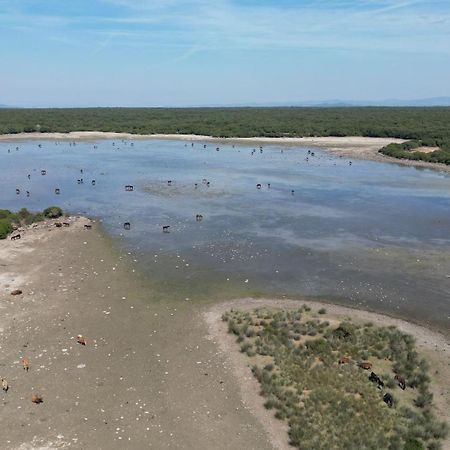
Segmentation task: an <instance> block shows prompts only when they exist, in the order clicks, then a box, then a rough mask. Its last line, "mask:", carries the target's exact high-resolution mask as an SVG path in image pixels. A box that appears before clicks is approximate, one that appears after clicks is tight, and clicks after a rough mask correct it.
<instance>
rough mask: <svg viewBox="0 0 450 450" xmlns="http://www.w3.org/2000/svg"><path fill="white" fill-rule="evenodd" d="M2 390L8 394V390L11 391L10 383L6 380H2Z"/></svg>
mask: <svg viewBox="0 0 450 450" xmlns="http://www.w3.org/2000/svg"><path fill="white" fill-rule="evenodd" d="M2 389H3V390H4V391H5V392H8V389H9V386H8V382H7V381H6V380H5V379H4V378H2Z"/></svg>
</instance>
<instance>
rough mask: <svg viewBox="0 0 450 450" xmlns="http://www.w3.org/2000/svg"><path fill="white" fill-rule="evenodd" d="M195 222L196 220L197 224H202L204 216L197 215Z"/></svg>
mask: <svg viewBox="0 0 450 450" xmlns="http://www.w3.org/2000/svg"><path fill="white" fill-rule="evenodd" d="M195 220H196V221H197V222H201V221H202V220H203V216H202V215H201V214H197V215H196V216H195Z"/></svg>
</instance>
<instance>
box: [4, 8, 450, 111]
mask: <svg viewBox="0 0 450 450" xmlns="http://www.w3.org/2000/svg"><path fill="white" fill-rule="evenodd" d="M0 52H1V55H2V69H3V70H2V71H1V72H0V102H1V103H2V104H6V105H11V106H16V107H69V106H71V107H82V106H100V107H101V106H111V105H114V106H117V107H120V106H136V107H139V106H142V107H143V106H161V107H169V106H178V107H188V106H203V105H205V106H206V105H251V104H259V105H263V104H266V105H270V104H274V103H278V104H282V105H287V104H295V103H299V102H309V101H310V100H309V99H314V101H315V102H328V101H330V99H352V100H351V101H353V102H361V101H365V100H366V99H372V101H375V102H379V101H382V100H383V99H411V98H433V97H450V84H449V83H448V80H449V79H450V2H447V1H442V0H427V1H424V0H422V1H421V0H354V1H349V0H302V1H301V2H300V1H298V0H297V1H295V0H277V1H275V0H261V1H258V2H256V1H255V0H211V1H206V0H170V1H167V0H77V1H76V2H61V1H59V0H41V1H39V2H30V1H29V0H15V1H14V2H12V1H10V0H0Z"/></svg>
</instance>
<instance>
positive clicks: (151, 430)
mask: <svg viewBox="0 0 450 450" xmlns="http://www.w3.org/2000/svg"><path fill="white" fill-rule="evenodd" d="M65 220H66V219H65ZM67 220H68V221H69V222H70V224H71V225H70V226H69V227H63V228H56V227H55V225H54V221H47V222H44V223H42V224H39V225H38V226H36V227H34V228H33V227H30V228H27V229H25V230H24V231H22V232H21V235H22V239H20V240H18V241H11V240H4V241H0V267H1V278H0V310H1V311H0V312H1V314H0V349H1V358H0V376H1V377H4V378H5V379H7V380H8V383H9V391H8V392H7V393H4V392H2V393H1V394H0V395H1V400H2V403H3V404H2V408H1V410H0V421H1V423H2V425H3V431H2V449H20V450H27V449H41V450H44V449H56V448H68V447H72V448H77V449H79V448H80V449H81V448H82V449H124V448H126V449H141V448H155V449H162V448H175V449H195V450H210V449H212V448H214V449H218V450H222V449H230V450H231V449H233V450H234V449H237V448H239V449H240V448H245V449H255V450H256V449H258V450H269V449H287V448H288V442H287V433H286V428H285V427H284V425H283V424H282V423H281V422H279V421H277V420H275V419H274V418H273V417H272V416H271V414H270V413H269V412H268V411H266V410H265V409H264V408H263V400H262V397H260V396H259V394H258V392H259V387H258V385H257V382H256V380H255V379H254V378H253V375H252V374H251V372H250V369H249V368H248V360H246V359H245V358H246V357H244V356H243V355H242V354H241V353H240V352H239V351H238V347H237V345H236V344H235V342H234V338H233V337H232V336H230V335H228V334H227V333H226V329H225V328H224V323H223V322H222V321H221V320H220V317H221V314H222V312H223V311H225V310H226V309H229V308H231V307H235V308H236V307H242V308H254V307H257V306H260V305H263V304H264V305H271V306H277V307H289V308H290V307H296V306H297V305H298V304H303V303H304V302H298V301H289V300H252V299H243V300H235V301H232V302H228V303H225V304H220V305H215V306H213V307H211V308H209V309H208V311H205V307H204V306H199V305H197V304H196V303H195V299H189V301H187V300H186V299H184V298H182V299H179V301H177V302H174V301H170V302H169V301H167V300H166V299H161V298H159V297H158V296H157V293H155V292H154V291H153V290H152V286H151V284H150V283H149V282H148V281H146V280H143V279H142V278H141V277H140V275H139V270H138V269H139V259H138V257H137V256H135V255H131V254H128V255H120V254H119V253H118V252H117V251H116V250H115V249H114V247H113V246H112V244H111V242H110V241H109V240H108V238H107V237H106V236H105V235H104V234H103V233H102V231H101V228H100V227H99V226H98V225H97V224H93V228H92V229H91V230H87V229H85V228H84V225H85V224H87V223H91V222H90V221H89V220H88V219H84V218H69V219H67ZM14 289H21V290H22V291H23V293H22V295H17V296H13V295H11V291H12V290H14ZM308 303H309V304H310V305H312V307H313V308H319V307H320V306H321V304H319V303H312V302H308ZM326 308H327V310H328V312H329V314H330V315H335V316H336V317H345V316H351V317H352V318H353V320H372V321H373V322H375V323H379V324H391V323H392V324H395V325H397V326H399V328H401V329H402V330H403V331H405V332H409V333H411V334H413V335H414V336H416V338H417V341H418V348H419V350H420V351H421V352H422V353H424V354H425V355H426V357H427V358H428V359H429V361H430V363H431V364H432V367H433V373H432V375H433V378H434V381H435V391H434V394H435V399H436V404H437V407H438V409H439V415H440V416H441V417H446V418H447V419H448V412H449V411H450V392H449V390H450V386H449V385H448V382H447V381H448V379H450V373H449V371H450V361H449V352H450V347H449V343H448V341H446V340H445V338H444V337H443V336H441V335H440V334H437V333H434V332H432V331H429V330H427V329H425V328H422V327H418V326H416V325H412V324H409V323H407V322H403V321H399V320H396V319H390V318H387V317H385V316H381V315H377V314H372V313H368V312H364V311H355V310H352V309H349V308H343V307H340V306H332V305H326ZM78 334H82V335H84V336H86V338H87V345H86V346H82V345H80V344H78V343H77V342H76V336H77V335H78ZM24 357H27V358H28V359H29V361H30V370H29V371H28V372H26V371H24V370H23V368H22V364H21V360H22V358H24ZM34 393H38V394H40V395H42V396H43V399H44V402H43V403H42V404H40V405H36V404H33V403H32V402H31V396H32V394H34Z"/></svg>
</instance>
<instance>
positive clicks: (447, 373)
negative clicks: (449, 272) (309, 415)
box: [203, 298, 450, 450]
mask: <svg viewBox="0 0 450 450" xmlns="http://www.w3.org/2000/svg"><path fill="white" fill-rule="evenodd" d="M302 305H308V306H309V307H311V308H312V311H315V312H316V313H317V311H318V310H319V309H321V308H325V309H326V311H327V313H326V314H325V315H319V314H318V313H317V317H322V318H326V319H328V320H333V319H334V320H340V321H342V320H351V321H353V322H354V323H366V322H372V323H373V324H374V325H377V326H390V325H393V326H396V327H397V328H398V329H399V330H401V331H402V332H404V333H407V334H410V335H412V336H414V338H415V339H416V348H417V350H418V351H419V353H420V354H421V356H423V357H425V359H426V360H427V361H428V362H429V364H430V377H431V379H432V392H433V396H434V403H435V406H436V415H437V416H438V417H439V418H440V419H441V420H445V421H446V422H447V423H449V424H450V384H449V382H448V380H450V341H449V340H448V338H446V337H445V336H444V335H442V334H440V333H438V332H434V331H432V330H429V329H427V328H424V327H422V326H419V325H415V324H412V323H410V322H407V321H405V320H401V319H395V318H391V317H388V316H385V315H382V314H378V313H373V312H369V311H364V310H358V309H354V308H348V307H345V306H340V305H333V304H327V303H324V302H315V301H310V300H307V301H303V300H287V299H254V298H243V299H235V300H230V301H228V302H225V303H220V304H217V305H214V306H212V307H209V308H208V309H206V310H205V311H204V312H203V317H204V319H205V321H206V322H207V324H208V329H209V333H210V335H211V338H212V339H214V340H215V341H216V342H218V344H219V347H220V349H221V351H222V352H223V354H224V355H226V357H227V359H228V361H229V362H230V365H231V366H232V367H233V369H234V373H235V377H236V380H238V382H239V386H240V389H241V395H242V397H243V399H244V401H245V402H246V404H247V405H249V407H250V409H251V411H252V413H253V414H255V416H256V417H258V418H259V420H260V422H261V423H262V424H263V426H264V427H265V428H266V430H267V431H268V433H269V436H270V438H271V442H272V445H273V446H274V448H276V449H280V450H288V449H292V447H291V446H290V445H289V441H288V436H287V426H286V425H285V424H284V423H282V422H281V421H278V420H276V419H275V418H274V417H273V411H269V410H267V409H266V408H265V407H264V401H265V399H264V397H262V396H261V395H259V391H260V387H259V383H258V381H257V380H256V378H255V377H254V376H253V374H252V372H251V364H252V363H251V360H250V358H249V357H248V356H247V355H246V354H244V353H242V352H241V351H240V348H239V345H238V344H237V343H236V337H235V336H234V335H232V334H230V333H228V325H227V323H226V322H223V321H222V319H221V317H222V314H223V313H224V312H226V311H230V310H231V309H234V310H243V311H248V310H254V309H256V308H261V307H268V308H274V309H297V308H299V307H301V306H302ZM443 445H444V447H443V448H444V449H450V437H448V438H447V440H446V441H445V442H444V443H443Z"/></svg>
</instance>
